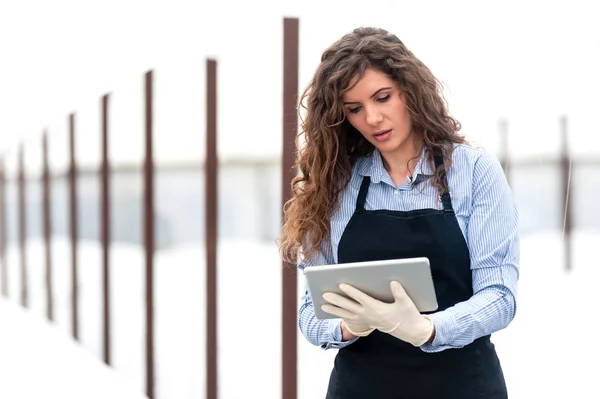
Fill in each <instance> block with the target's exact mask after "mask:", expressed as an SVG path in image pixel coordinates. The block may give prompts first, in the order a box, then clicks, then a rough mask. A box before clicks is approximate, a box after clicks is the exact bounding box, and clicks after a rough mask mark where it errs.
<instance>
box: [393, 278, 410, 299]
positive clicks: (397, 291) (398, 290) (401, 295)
mask: <svg viewBox="0 0 600 399" xmlns="http://www.w3.org/2000/svg"><path fill="white" fill-rule="evenodd" d="M390 291H392V295H393V296H394V299H395V300H397V301H404V300H406V299H407V298H408V294H407V293H406V291H405V290H404V287H403V286H402V284H400V283H399V282H397V281H392V282H390Z"/></svg>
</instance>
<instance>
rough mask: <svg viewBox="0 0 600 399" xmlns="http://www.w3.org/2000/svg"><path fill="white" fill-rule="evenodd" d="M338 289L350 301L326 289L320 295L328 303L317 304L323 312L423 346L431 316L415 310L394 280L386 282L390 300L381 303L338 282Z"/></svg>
mask: <svg viewBox="0 0 600 399" xmlns="http://www.w3.org/2000/svg"><path fill="white" fill-rule="evenodd" d="M340 289H341V290H342V291H343V292H344V293H345V294H346V295H348V296H349V297H350V298H352V299H354V301H353V300H351V299H348V298H345V297H343V296H342V295H339V294H336V293H334V292H326V293H325V294H323V298H324V299H325V300H326V301H327V302H329V303H328V304H324V305H323V306H321V309H323V311H325V312H327V313H330V314H332V315H335V316H338V317H340V318H342V319H343V320H347V321H348V322H350V323H353V325H356V326H362V328H363V329H364V328H367V327H368V328H376V329H378V330H379V331H381V332H384V333H388V334H390V335H392V336H394V337H396V338H398V339H400V340H402V341H405V342H408V343H410V344H412V345H414V346H421V345H423V344H424V343H425V342H427V341H428V340H429V338H430V337H431V336H432V334H433V331H434V330H433V328H434V327H433V322H432V320H431V318H429V317H428V316H426V315H422V314H421V313H419V311H418V310H417V307H416V306H415V304H414V303H413V301H412V300H411V299H410V298H409V296H408V295H407V294H406V291H404V288H403V287H402V285H401V284H400V283H399V282H397V281H392V282H391V283H390V289H391V291H392V295H393V296H394V302H393V303H385V302H381V301H379V300H377V299H375V298H372V297H370V296H369V295H367V294H365V293H364V292H362V291H360V290H358V289H356V288H354V287H352V286H350V285H348V284H340ZM355 301H356V302H355ZM349 331H350V329H349ZM350 332H352V331H350ZM353 334H354V333H353ZM355 335H356V334H355Z"/></svg>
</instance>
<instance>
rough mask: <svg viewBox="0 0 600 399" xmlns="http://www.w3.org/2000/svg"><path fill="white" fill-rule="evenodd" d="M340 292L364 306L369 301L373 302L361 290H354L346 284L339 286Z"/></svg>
mask: <svg viewBox="0 0 600 399" xmlns="http://www.w3.org/2000/svg"><path fill="white" fill-rule="evenodd" d="M340 290H342V291H343V292H344V293H345V294H346V295H348V296H349V297H350V298H352V299H354V300H355V301H356V302H358V303H361V304H366V303H368V302H369V301H373V298H372V297H370V296H369V295H367V294H365V293H364V292H362V291H361V290H359V289H357V288H354V287H353V286H351V285H348V284H343V283H342V284H340Z"/></svg>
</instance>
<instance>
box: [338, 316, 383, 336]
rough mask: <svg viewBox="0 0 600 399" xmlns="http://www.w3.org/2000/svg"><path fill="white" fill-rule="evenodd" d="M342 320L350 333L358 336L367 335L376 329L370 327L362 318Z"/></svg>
mask: <svg viewBox="0 0 600 399" xmlns="http://www.w3.org/2000/svg"><path fill="white" fill-rule="evenodd" d="M342 321H343V322H344V325H345V326H346V330H348V331H349V332H350V334H352V335H354V336H356V337H366V336H367V335H369V334H371V333H372V332H373V331H375V328H372V327H369V326H368V325H366V324H364V323H363V322H361V321H360V320H350V319H344V318H342Z"/></svg>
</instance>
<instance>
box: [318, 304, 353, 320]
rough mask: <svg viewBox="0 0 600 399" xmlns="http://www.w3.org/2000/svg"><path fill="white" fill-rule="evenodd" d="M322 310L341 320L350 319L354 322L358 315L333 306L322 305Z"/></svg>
mask: <svg viewBox="0 0 600 399" xmlns="http://www.w3.org/2000/svg"><path fill="white" fill-rule="evenodd" d="M321 310H323V312H326V313H329V314H332V315H334V316H337V317H339V318H341V319H348V320H352V319H355V318H356V314H354V313H352V312H350V311H349V310H346V309H343V308H340V307H337V306H334V305H331V304H328V303H326V304H324V305H321Z"/></svg>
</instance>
